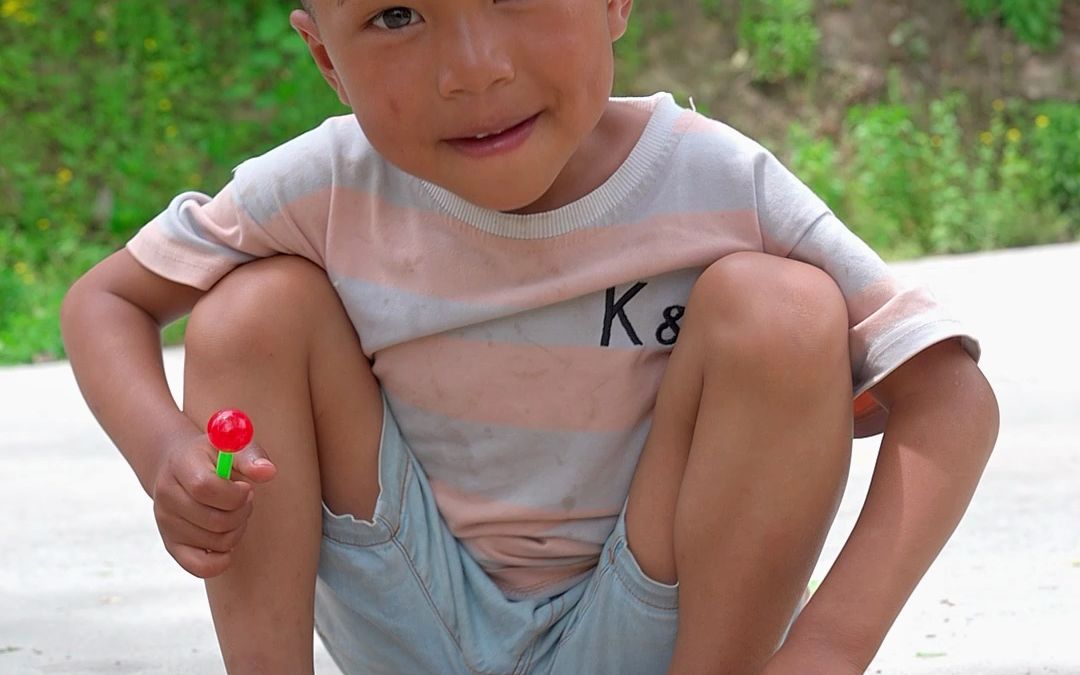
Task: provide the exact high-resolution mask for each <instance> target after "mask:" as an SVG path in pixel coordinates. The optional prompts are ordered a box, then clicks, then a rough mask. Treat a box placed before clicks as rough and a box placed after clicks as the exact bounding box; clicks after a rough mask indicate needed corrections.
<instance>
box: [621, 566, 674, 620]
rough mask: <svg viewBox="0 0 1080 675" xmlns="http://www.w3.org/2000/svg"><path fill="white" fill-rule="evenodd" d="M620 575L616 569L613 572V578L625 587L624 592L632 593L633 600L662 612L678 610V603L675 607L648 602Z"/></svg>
mask: <svg viewBox="0 0 1080 675" xmlns="http://www.w3.org/2000/svg"><path fill="white" fill-rule="evenodd" d="M622 577H623V575H622V574H620V573H619V572H618V571H616V572H615V578H616V579H618V580H619V585H620V586H622V587H623V588H625V589H626V592H627V593H629V594H630V595H632V596H633V597H634V599H635V600H637V601H638V602H640V603H641V604H643V605H645V606H646V607H652V608H653V609H658V610H660V611H662V612H677V611H678V610H679V607H678V605H676V606H675V607H665V606H663V605H657V604H656V603H653V602H650V601H648V600H646V599H645V598H643V597H641V596H640V595H638V593H637V592H636V590H635V589H634V588H633V587H632V586H631V585H630V583H629V582H628V581H626V580H625V579H623V578H622Z"/></svg>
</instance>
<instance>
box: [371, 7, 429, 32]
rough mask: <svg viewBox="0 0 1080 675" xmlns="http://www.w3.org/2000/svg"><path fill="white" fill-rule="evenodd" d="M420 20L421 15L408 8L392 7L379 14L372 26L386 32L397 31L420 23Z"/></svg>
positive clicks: (372, 21)
mask: <svg viewBox="0 0 1080 675" xmlns="http://www.w3.org/2000/svg"><path fill="white" fill-rule="evenodd" d="M419 20H420V14H419V13H418V12H417V11H416V10H414V9H409V8H408V7H392V8H390V9H386V10H383V11H381V12H379V13H378V14H377V15H376V16H375V18H374V19H372V20H371V24H372V25H373V26H375V27H376V28H382V29H384V30H397V29H398V28H404V27H405V26H408V25H411V24H414V23H418V22H419Z"/></svg>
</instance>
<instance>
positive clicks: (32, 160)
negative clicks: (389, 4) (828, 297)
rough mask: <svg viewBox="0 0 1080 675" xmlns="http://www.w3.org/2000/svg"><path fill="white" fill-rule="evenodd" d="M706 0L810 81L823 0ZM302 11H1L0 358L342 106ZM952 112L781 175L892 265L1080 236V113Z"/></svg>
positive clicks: (667, 15)
mask: <svg viewBox="0 0 1080 675" xmlns="http://www.w3.org/2000/svg"><path fill="white" fill-rule="evenodd" d="M842 1H844V0H832V2H833V4H838V3H840V2H842ZM698 2H699V3H700V9H701V11H702V12H703V14H704V15H706V16H708V17H710V18H712V19H714V20H723V21H725V22H734V20H735V14H736V11H738V12H739V17H738V22H737V28H738V33H739V37H740V41H741V45H742V49H743V50H745V51H746V53H747V54H749V55H750V58H751V63H752V64H753V66H754V68H755V73H756V76H757V77H758V78H760V79H762V80H766V81H777V80H780V79H783V78H790V77H798V76H801V75H804V74H806V73H808V72H812V66H813V62H814V58H815V50H816V47H817V42H818V40H819V39H820V37H819V33H818V31H817V29H816V27H815V26H814V24H813V20H812V17H811V10H812V2H811V0H698ZM965 2H968V4H969V7H970V8H971V9H972V11H973V12H976V13H978V12H982V15H985V16H991V15H993V16H999V17H1000V18H1001V20H1003V21H1004V22H1006V24H1008V25H1010V26H1013V30H1016V31H1017V33H1018V35H1021V36H1022V37H1023V36H1024V35H1035V34H1037V33H1038V30H1034V29H1032V30H1028V29H1020V28H1017V26H1018V25H1020V24H1019V23H1017V22H1019V21H1020V18H1019V17H1020V15H1021V14H1022V12H1021V11H1020V8H1021V6H1024V7H1029V8H1031V10H1030V12H1029V13H1028V14H1027V15H1025V16H1026V17H1027V18H1025V19H1024V21H1027V22H1028V23H1031V22H1035V23H1032V24H1031V25H1032V26H1034V25H1036V23H1037V24H1038V25H1042V26H1051V27H1056V26H1057V23H1056V22H1057V21H1058V19H1056V18H1055V17H1056V14H1055V12H1057V8H1059V4H1058V0H1053V1H1050V0H1026V2H1025V0H965ZM980 3H981V4H980ZM294 5H295V3H294V2H292V1H291V0H273V1H272V2H269V1H263V2H259V1H256V0H236V1H235V2H227V3H220V2H209V0H187V1H181V0H156V1H152V0H95V1H93V2H91V1H89V0H77V1H76V0H73V1H71V2H64V3H57V2H46V1H45V0H3V2H0V363H12V362H26V361H30V360H33V359H38V358H52V357H57V356H62V355H63V347H62V345H61V342H60V336H59V329H58V317H57V315H58V308H59V306H60V302H61V300H62V298H63V294H64V292H65V291H66V289H67V287H68V286H69V285H70V284H71V283H72V281H73V280H74V279H75V278H77V277H78V276H79V275H80V274H82V273H83V272H84V271H85V270H86V269H88V268H89V267H90V266H91V265H93V264H94V263H96V262H97V261H99V260H101V259H102V258H104V257H105V256H106V255H108V254H109V253H110V252H112V251H114V250H116V249H117V248H118V247H120V246H122V245H123V243H124V242H125V241H126V240H127V239H128V238H129V237H130V236H131V235H132V234H133V233H134V232H135V230H136V229H137V228H138V227H140V226H141V225H142V224H144V223H145V222H147V221H148V220H149V219H151V218H152V217H153V216H154V215H156V214H157V213H159V212H160V211H161V210H162V209H163V208H164V207H165V206H166V205H167V203H168V200H169V199H170V198H171V197H172V196H173V195H175V194H176V193H178V192H181V191H183V190H189V189H194V190H202V191H206V192H211V193H212V192H216V191H217V189H218V188H219V187H220V186H222V185H223V184H224V183H225V182H226V181H228V180H229V176H230V171H231V169H232V167H234V166H236V165H237V164H238V163H239V162H241V161H242V160H244V159H246V158H247V157H250V156H252V155H254V154H258V153H260V152H263V151H265V150H267V149H269V148H270V147H273V146H274V145H277V144H278V143H280V142H281V141H282V140H283V139H287V138H290V137H292V136H295V135H296V134H298V133H300V132H302V131H304V130H306V129H308V128H311V127H313V126H315V125H316V124H318V123H319V122H320V121H322V120H323V119H324V118H325V117H327V116H328V115H333V114H341V113H344V112H346V111H345V109H344V108H342V107H341V105H340V104H339V103H338V101H337V100H336V97H335V96H334V95H333V93H332V92H331V91H330V90H329V89H328V88H327V87H326V85H325V83H324V82H323V81H322V79H321V77H320V76H319V74H318V71H317V70H316V69H315V68H314V66H313V65H312V64H311V62H310V57H309V56H308V55H307V53H306V50H305V48H304V45H303V43H302V41H301V40H300V39H299V38H298V37H297V36H296V35H294V34H293V33H292V30H291V28H290V27H289V25H288V19H287V15H288V12H289V10H290V9H291V8H292V7H293V6H294ZM1036 5H1037V7H1036ZM679 11H680V10H678V9H676V7H675V6H674V5H664V4H663V3H657V4H656V5H654V6H649V5H648V4H647V3H646V4H641V6H640V7H638V8H637V10H636V13H635V15H634V18H633V19H632V20H631V22H630V26H629V29H628V31H627V34H626V35H625V36H624V37H623V39H622V40H620V41H619V42H618V43H617V44H616V55H617V58H618V65H617V68H616V74H617V80H616V89H617V91H619V92H630V91H635V90H636V87H637V86H638V85H637V83H638V81H639V78H641V76H642V75H643V74H644V71H645V68H646V54H647V47H648V46H649V43H648V41H647V40H646V36H647V35H648V36H651V35H654V34H656V33H657V32H659V31H664V30H667V29H672V30H675V29H677V28H678V27H679V22H678V20H677V19H678V18H681V15H680V14H679V13H678V12H679ZM1010 17H1013V18H1010ZM1010 22H1012V23H1010ZM1039 22H1041V23H1039ZM1014 24H1016V25H1014ZM1021 30H1028V32H1027V33H1021ZM1055 30H1056V28H1055ZM1043 32H1044V33H1045V32H1046V31H1043ZM1052 32H1053V31H1052V30H1051V31H1050V33H1052ZM1025 39H1026V38H1025ZM676 88H677V87H676ZM639 93H649V92H639ZM676 93H677V94H679V96H680V100H685V98H686V97H685V93H684V92H678V91H677V92H676ZM892 100H899V98H898V97H893V98H892ZM960 104H961V102H960V101H958V100H946V101H941V102H938V103H934V104H933V105H931V106H929V107H928V108H927V109H926V110H922V109H919V110H914V109H912V108H910V107H908V106H900V105H893V104H889V105H876V106H870V107H865V108H859V109H855V110H853V111H851V114H850V115H849V117H848V119H847V124H846V125H845V128H844V131H843V133H842V134H841V136H840V137H838V138H836V139H832V138H827V137H815V136H814V135H813V134H811V133H810V132H808V131H807V130H806V129H805V128H801V127H793V128H792V130H791V132H790V135H789V138H788V141H787V143H788V147H789V149H790V159H789V163H790V164H791V165H792V167H793V168H794V169H795V170H796V172H797V173H798V174H800V175H801V176H802V177H803V178H804V180H806V181H807V182H808V183H809V184H810V185H811V187H813V188H814V189H815V190H817V191H818V192H819V194H821V195H822V196H823V197H824V198H825V199H826V201H827V202H828V203H830V204H832V205H833V206H834V208H835V209H836V210H837V212H838V213H839V214H840V215H841V216H842V217H844V218H845V219H846V220H847V221H848V222H849V223H851V224H852V225H853V227H855V228H856V230H857V231H858V232H859V233H860V234H861V235H862V236H863V237H864V238H866V239H867V240H868V241H869V242H870V243H871V245H873V246H875V247H876V248H878V249H879V250H880V251H882V252H883V253H885V254H887V255H890V256H894V257H895V256H906V255H917V254H920V253H927V252H939V251H959V250H971V249H974V248H987V247H993V246H1008V245H1020V244H1026V243H1036V242H1044V241H1057V240H1060V239H1064V238H1068V237H1075V236H1077V235H1080V106H1078V105H1077V104H1075V103H1064V102H1047V103H1039V104H1034V105H1032V104H1024V103H1021V102H1008V103H1005V102H1000V103H999V104H998V105H996V106H995V107H994V108H993V109H992V110H987V111H982V113H980V114H978V115H976V117H978V118H980V119H985V120H989V121H988V123H987V124H986V128H985V129H976V130H974V131H967V132H965V131H963V130H962V129H961V127H960V124H959V122H958V118H957V112H958V110H959V109H960ZM697 106H698V108H699V109H700V110H702V111H703V112H705V113H707V112H708V109H707V108H708V106H707V101H705V100H699V101H697ZM182 329H183V324H182V323H180V324H177V325H175V326H173V327H171V328H170V329H169V330H168V331H167V332H166V338H167V339H169V340H172V341H175V340H176V339H178V338H179V336H180V334H181V332H182Z"/></svg>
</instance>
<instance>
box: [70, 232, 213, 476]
mask: <svg viewBox="0 0 1080 675" xmlns="http://www.w3.org/2000/svg"><path fill="white" fill-rule="evenodd" d="M202 294H203V291H201V290H199V289H196V288H192V287H190V286H184V285H182V284H177V283H174V282H172V281H169V280H167V279H164V278H162V277H160V276H158V275H156V274H153V273H151V272H150V271H149V270H147V269H146V268H144V267H143V266H142V265H140V264H139V263H138V262H137V261H136V260H135V258H134V257H132V255H131V254H130V253H129V252H128V251H127V250H120V251H119V252H117V253H115V254H113V255H112V256H110V257H109V258H107V259H106V260H104V261H103V262H101V263H100V264H98V265H97V266H96V267H94V268H93V269H92V270H90V271H89V272H87V274H86V275H85V276H83V277H82V278H81V279H79V280H78V281H77V282H76V283H75V284H74V285H73V286H72V287H71V290H69V291H68V294H67V296H66V297H65V298H64V304H63V307H62V309H61V327H62V330H63V335H64V345H65V347H66V348H67V352H68V355H69V357H70V359H71V366H72V370H73V371H74V372H75V378H76V380H77V381H78V383H79V388H80V389H81V391H82V393H83V396H84V397H85V398H86V401H87V403H88V404H89V406H90V410H91V411H92V412H93V414H94V416H95V417H96V418H97V420H98V422H100V423H101V426H102V427H103V428H104V429H105V432H106V433H107V434H108V435H109V437H110V438H111V439H112V441H113V442H114V443H115V444H116V446H117V447H118V448H119V449H120V452H121V453H122V454H123V455H124V457H125V458H126V459H127V460H128V462H129V463H130V464H131V466H132V468H133V469H134V470H135V473H136V475H138V477H139V481H140V482H141V483H142V486H143V489H145V490H146V492H147V494H151V495H152V487H151V482H152V480H153V478H154V475H155V473H156V470H157V466H158V462H159V460H160V458H161V456H162V454H163V450H162V449H163V448H165V447H166V446H167V445H168V444H169V443H170V442H172V441H173V440H174V439H176V438H179V437H182V436H184V435H186V436H189V437H190V436H191V435H192V434H193V433H197V432H198V429H197V428H196V427H195V426H194V425H193V424H192V422H191V421H190V420H188V419H187V417H185V416H184V414H183V413H182V412H181V411H180V410H179V409H178V408H177V406H176V402H175V401H174V400H173V397H172V394H171V393H170V392H169V387H168V384H167V383H166V380H165V370H164V367H163V365H162V359H161V335H160V331H161V327H162V326H164V325H165V324H167V323H169V322H170V321H172V320H174V319H176V318H178V317H180V316H183V315H185V314H187V313H188V312H189V311H190V310H191V308H192V307H194V305H195V302H196V300H198V299H199V297H201V296H202Z"/></svg>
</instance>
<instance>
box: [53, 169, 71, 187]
mask: <svg viewBox="0 0 1080 675" xmlns="http://www.w3.org/2000/svg"><path fill="white" fill-rule="evenodd" d="M74 177H75V174H73V173H72V172H71V169H69V168H67V167H66V166H65V167H61V169H60V170H59V171H57V172H56V182H57V183H59V184H60V185H67V184H68V183H70V182H71V179H72V178H74Z"/></svg>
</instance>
